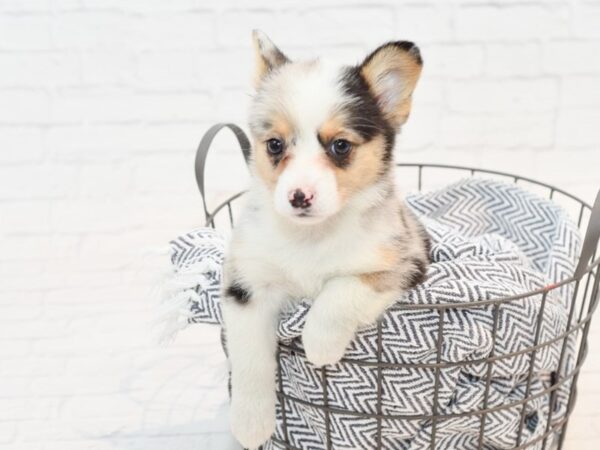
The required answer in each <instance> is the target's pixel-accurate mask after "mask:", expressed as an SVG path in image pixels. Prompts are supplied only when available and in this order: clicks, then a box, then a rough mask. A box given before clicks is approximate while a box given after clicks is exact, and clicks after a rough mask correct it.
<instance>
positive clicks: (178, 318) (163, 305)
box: [153, 261, 219, 344]
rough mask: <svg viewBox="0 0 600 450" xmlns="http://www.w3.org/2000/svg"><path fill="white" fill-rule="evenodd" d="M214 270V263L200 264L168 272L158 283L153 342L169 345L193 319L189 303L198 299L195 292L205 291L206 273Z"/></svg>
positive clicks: (215, 267)
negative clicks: (159, 328)
mask: <svg viewBox="0 0 600 450" xmlns="http://www.w3.org/2000/svg"><path fill="white" fill-rule="evenodd" d="M218 270H219V267H218V266H217V265H216V264H215V263H213V262H211V261H204V262H203V263H201V264H197V265H196V266H194V267H193V269H189V268H188V269H186V270H182V271H178V272H173V271H171V272H170V274H169V275H168V276H167V277H165V279H164V281H163V282H162V283H160V285H159V286H158V288H159V289H158V292H157V298H158V302H159V305H158V308H157V309H156V315H155V318H154V320H153V323H154V324H155V326H161V328H162V329H161V330H160V331H159V333H158V335H157V339H156V340H157V342H158V343H159V344H165V343H169V342H172V341H173V340H174V339H175V338H176V336H177V334H178V333H179V332H180V331H182V330H184V329H186V328H187V327H188V326H189V325H190V321H191V319H193V318H194V316H195V313H194V312H193V311H192V310H191V309H190V303H191V302H194V301H195V302H198V301H199V300H200V296H199V295H198V292H197V290H198V291H202V290H205V289H208V287H209V286H210V283H209V278H208V277H209V274H210V273H216V272H217V271H218Z"/></svg>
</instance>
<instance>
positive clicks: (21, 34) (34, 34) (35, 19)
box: [0, 2, 52, 51]
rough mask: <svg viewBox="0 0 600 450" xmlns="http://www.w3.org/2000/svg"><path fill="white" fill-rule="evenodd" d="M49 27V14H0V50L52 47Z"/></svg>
mask: <svg viewBox="0 0 600 450" xmlns="http://www.w3.org/2000/svg"><path fill="white" fill-rule="evenodd" d="M30 3H31V2H30ZM51 29H52V22H51V20H50V16H46V15H29V14H3V15H1V16H0V50H17V51H23V50H49V49H51V48H52V41H51Z"/></svg>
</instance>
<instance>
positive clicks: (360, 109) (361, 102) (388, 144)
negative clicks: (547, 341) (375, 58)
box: [341, 66, 396, 166]
mask: <svg viewBox="0 0 600 450" xmlns="http://www.w3.org/2000/svg"><path fill="white" fill-rule="evenodd" d="M360 70H361V66H354V67H348V68H346V69H345V70H344V71H343V72H342V77H341V83H342V86H343V90H344V94H345V96H346V97H348V99H349V101H348V102H347V104H345V105H344V112H345V113H346V115H347V116H348V126H349V127H350V128H352V129H353V130H354V131H356V132H357V133H358V134H359V135H360V136H361V137H362V138H363V139H364V140H365V141H366V142H368V141H370V140H371V139H373V138H374V137H375V136H379V135H382V136H383V137H384V140H385V153H384V161H385V162H386V163H387V164H386V166H387V165H389V163H390V162H391V160H392V150H393V148H394V141H395V137H396V131H395V130H394V127H393V126H392V125H391V124H390V123H389V122H388V121H387V120H386V119H385V117H384V115H383V112H382V111H381V109H380V108H379V105H378V104H377V99H376V98H375V96H374V95H373V93H372V92H371V90H370V89H369V84H368V83H367V81H366V80H365V78H364V77H363V76H362V74H361V72H360Z"/></svg>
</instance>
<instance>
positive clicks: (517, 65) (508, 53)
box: [485, 42, 542, 77]
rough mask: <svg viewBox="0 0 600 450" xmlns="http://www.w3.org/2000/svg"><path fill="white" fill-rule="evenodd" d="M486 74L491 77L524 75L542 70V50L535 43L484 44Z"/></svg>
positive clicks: (536, 73)
mask: <svg viewBox="0 0 600 450" xmlns="http://www.w3.org/2000/svg"><path fill="white" fill-rule="evenodd" d="M485 50H486V65H485V66H486V68H485V71H486V73H487V74H489V75H490V76H493V77H498V76H514V75H517V76H519V75H525V76H535V75H539V74H541V72H542V51H541V47H540V45H539V44H536V43H522V42H521V43H501V44H496V43H494V44H487V45H486V49H485Z"/></svg>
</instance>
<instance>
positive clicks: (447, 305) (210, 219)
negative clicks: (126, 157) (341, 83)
mask: <svg viewBox="0 0 600 450" xmlns="http://www.w3.org/2000/svg"><path fill="white" fill-rule="evenodd" d="M394 165H395V166H396V167H414V168H417V169H418V189H419V190H421V183H422V170H423V168H433V169H449V170H461V171H468V172H470V175H471V176H474V175H476V174H478V173H479V174H488V175H499V176H504V177H508V178H512V180H513V183H517V182H518V181H525V182H527V183H531V184H534V185H538V186H542V187H544V188H546V189H549V190H550V200H552V196H553V194H554V193H555V192H557V193H559V194H561V195H564V196H566V197H568V198H570V199H571V200H574V201H576V202H578V203H579V204H580V220H581V216H582V214H583V210H584V209H587V210H588V211H592V206H591V205H590V204H589V203H588V202H586V201H584V200H582V199H581V198H579V197H578V196H576V195H573V194H571V193H569V192H567V191H565V190H563V189H561V188H558V187H556V186H553V185H551V184H548V183H545V182H542V181H538V180H535V179H533V178H529V177H525V176H522V175H516V174H512V173H509V172H504V171H498V170H491V169H482V168H478V167H473V166H461V165H453V164H436V163H420V162H415V163H404V162H399V163H395V164H394ZM246 192H247V190H242V191H240V192H238V193H236V194H234V195H231V196H230V197H228V198H227V199H225V200H224V201H222V202H221V203H220V204H219V205H217V206H216V207H215V208H214V209H213V210H212V212H209V213H208V214H207V216H206V220H205V223H204V226H206V227H212V228H214V219H215V217H216V215H217V214H218V213H219V212H220V211H221V210H222V209H224V208H225V207H227V208H229V210H230V212H231V202H232V201H234V200H236V199H237V198H239V197H241V196H242V195H243V194H244V193H246ZM598 266H600V256H598V257H597V258H596V259H594V260H592V261H591V262H590V263H589V264H588V266H587V267H586V269H585V270H584V271H582V272H581V273H580V274H579V275H578V276H575V273H574V274H573V275H572V276H570V277H567V278H565V279H562V280H560V281H556V282H553V283H550V284H549V285H546V286H543V287H541V288H538V289H534V290H531V291H527V292H523V293H521V294H515V295H510V296H505V297H500V298H496V299H489V300H479V301H476V302H468V303H451V302H444V303H431V304H426V303H418V304H412V303H398V304H397V305H396V306H397V307H399V308H402V309H410V310H422V309H430V310H431V309H439V310H446V309H462V308H477V307H485V306H494V305H500V304H505V303H509V302H513V301H517V300H521V299H524V298H527V297H532V296H536V295H547V293H548V292H550V291H553V290H555V289H559V288H561V287H562V286H565V285H568V284H570V283H574V282H581V280H582V279H583V278H584V276H585V275H586V274H589V275H588V283H586V284H589V277H590V276H593V277H596V275H597V274H596V273H595V272H594V269H595V268H596V267H598Z"/></svg>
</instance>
